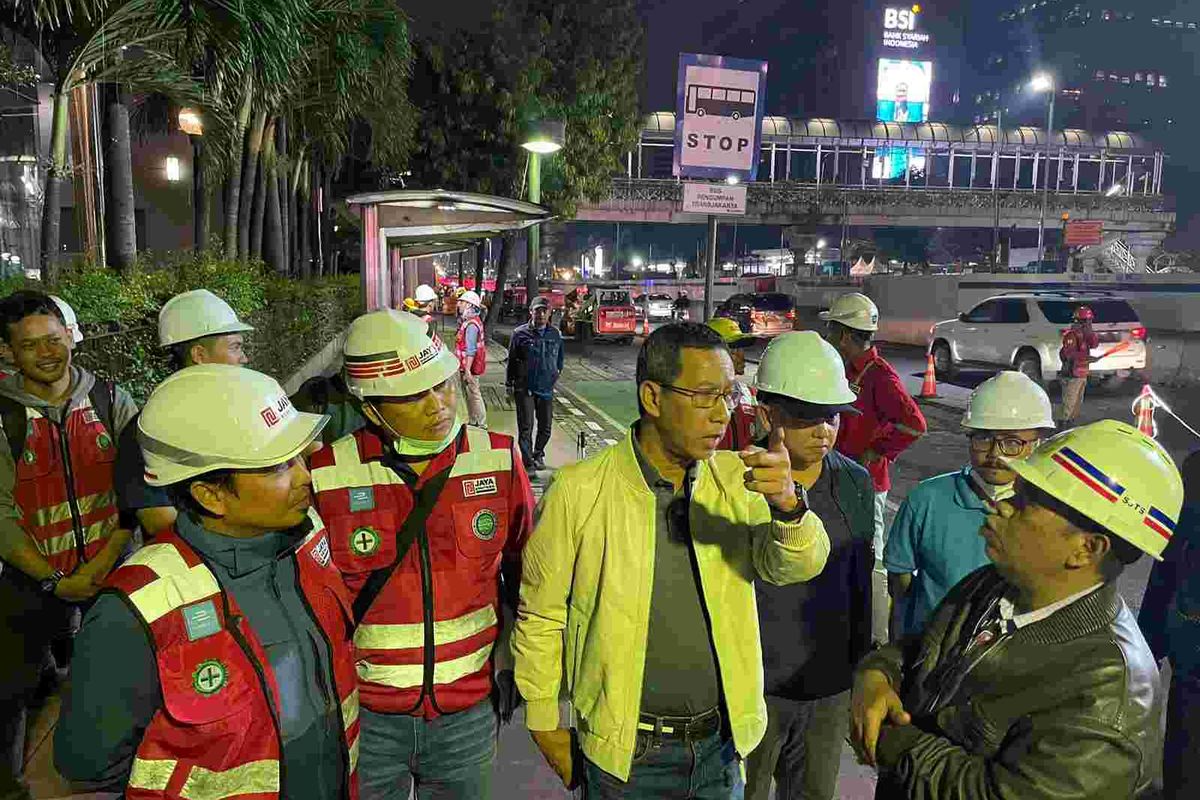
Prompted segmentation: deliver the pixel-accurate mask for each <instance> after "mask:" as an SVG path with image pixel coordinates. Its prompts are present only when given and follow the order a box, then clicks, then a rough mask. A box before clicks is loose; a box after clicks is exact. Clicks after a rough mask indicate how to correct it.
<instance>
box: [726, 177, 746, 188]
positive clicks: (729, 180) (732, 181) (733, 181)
mask: <svg viewBox="0 0 1200 800" xmlns="http://www.w3.org/2000/svg"><path fill="white" fill-rule="evenodd" d="M725 182H726V183H728V184H729V185H730V186H737V185H738V184H739V183H741V182H742V179H741V178H739V177H738V176H737V175H728V176H726V178H725Z"/></svg>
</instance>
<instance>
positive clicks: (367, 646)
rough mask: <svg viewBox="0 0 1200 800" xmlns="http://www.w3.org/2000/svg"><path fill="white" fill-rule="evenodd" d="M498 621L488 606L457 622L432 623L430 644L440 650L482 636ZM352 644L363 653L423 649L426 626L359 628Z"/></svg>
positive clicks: (494, 610)
mask: <svg viewBox="0 0 1200 800" xmlns="http://www.w3.org/2000/svg"><path fill="white" fill-rule="evenodd" d="M497 622H498V620H497V619H496V609H495V608H494V607H493V606H490V605H487V606H484V607H483V608H480V609H478V610H476V611H472V612H471V613H469V614H464V615H463V616H461V617H458V618H456V619H445V620H439V621H437V622H434V623H433V643H434V645H435V646H437V647H440V646H441V645H444V644H450V643H452V642H457V641H461V640H462V639H466V638H468V637H471V636H474V635H475V634H477V633H483V632H484V631H486V630H487V629H488V628H490V627H492V626H493V625H495V624H496V623H497ZM354 644H355V645H356V646H357V647H359V648H362V649H363V650H404V649H408V648H414V647H422V646H424V644H425V623H423V622H411V623H407V624H403V625H359V626H358V630H356V631H355V632H354Z"/></svg>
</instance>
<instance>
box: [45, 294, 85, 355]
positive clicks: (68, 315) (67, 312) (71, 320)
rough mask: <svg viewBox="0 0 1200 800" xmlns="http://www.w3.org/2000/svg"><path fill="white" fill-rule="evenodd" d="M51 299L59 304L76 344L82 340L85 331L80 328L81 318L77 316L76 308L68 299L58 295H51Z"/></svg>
mask: <svg viewBox="0 0 1200 800" xmlns="http://www.w3.org/2000/svg"><path fill="white" fill-rule="evenodd" d="M50 299H51V300H53V301H54V305H56V306H58V311H59V313H60V314H62V316H63V324H64V325H66V326H67V330H69V331H70V332H71V341H73V342H74V343H75V344H79V343H80V342H82V341H83V333H81V332H80V330H79V318H78V317H77V316H75V309H73V308H71V306H69V305H68V304H67V301H66V300H63V299H62V298H61V297H58V296H57V295H53V294H52V295H50Z"/></svg>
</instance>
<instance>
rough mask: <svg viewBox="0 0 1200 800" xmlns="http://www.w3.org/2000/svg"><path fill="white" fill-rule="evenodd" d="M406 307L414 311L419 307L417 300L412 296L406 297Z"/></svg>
mask: <svg viewBox="0 0 1200 800" xmlns="http://www.w3.org/2000/svg"><path fill="white" fill-rule="evenodd" d="M404 308H405V309H406V310H408V311H414V310H416V308H417V301H416V300H413V299H412V298H411V297H406V298H404Z"/></svg>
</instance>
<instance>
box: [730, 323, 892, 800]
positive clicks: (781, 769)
mask: <svg viewBox="0 0 1200 800" xmlns="http://www.w3.org/2000/svg"><path fill="white" fill-rule="evenodd" d="M755 388H756V389H757V392H758V401H759V404H760V407H761V409H762V410H763V411H764V412H765V416H766V417H767V419H768V420H769V424H770V427H771V428H772V429H774V428H782V429H783V432H784V433H783V440H784V445H785V446H786V447H787V451H788V457H789V458H790V461H791V468H792V478H793V479H794V480H795V481H796V483H797V485H799V486H801V487H803V489H804V490H805V492H806V493H807V496H808V501H807V502H808V507H809V508H810V509H812V510H813V512H814V513H816V514H817V516H819V517H820V518H821V520H822V521H823V522H824V523H825V530H826V532H827V533H828V535H829V560H828V561H827V562H826V564H825V569H823V570H822V571H821V574H820V575H818V576H817V577H816V578H813V579H812V580H811V581H808V582H807V583H802V584H796V585H793V586H771V585H768V584H765V583H758V584H756V586H755V589H756V593H757V595H758V597H757V600H758V619H759V627H760V629H761V632H762V646H763V669H764V672H765V687H764V688H765V690H766V701H767V732H766V734H765V735H764V736H763V741H762V743H761V744H760V745H759V746H758V747H757V748H755V750H754V752H753V753H751V754H750V757H749V759H747V761H746V797H747V798H748V800H767V798H768V797H769V796H770V793H771V780H772V778H774V780H775V797H776V798H778V800H830V798H832V797H833V796H834V794H835V792H836V791H837V779H838V767H839V765H840V761H841V754H842V748H843V742H844V740H845V738H846V734H847V733H848V730H849V729H848V718H849V714H848V712H849V710H850V682H851V676H852V675H853V673H854V666H855V664H857V663H858V661H859V659H861V658H862V657H863V656H864V655H866V654H867V651H868V650H870V648H871V570H872V567H873V566H874V561H875V559H874V555H873V554H872V552H871V537H872V535H873V533H874V530H875V522H874V518H875V515H874V506H875V503H874V496H873V495H874V492H873V489H872V486H871V476H870V475H868V474H867V471H866V470H865V469H863V468H862V467H861V466H859V465H858V464H856V463H854V462H853V461H851V460H850V459H848V458H846V457H845V456H843V455H842V454H841V453H838V452H837V451H836V450H834V449H833V441H834V439H835V438H836V437H837V425H838V417H839V415H841V414H854V413H857V412H856V411H855V410H854V406H853V403H854V392H852V391H850V385H849V384H848V383H847V381H846V374H845V370H844V368H843V367H842V360H841V358H840V357H839V356H838V352H837V350H834V349H833V345H831V344H829V343H828V342H826V341H825V340H823V339H822V338H821V337H820V335H819V334H817V333H814V332H812V331H805V332H803V333H799V332H797V333H785V334H782V335H780V336H778V337H776V338H775V339H774V340H773V341H772V342H771V344H770V346H769V347H767V349H766V351H765V352H764V353H763V356H762V360H761V361H760V362H759V365H758V373H757V375H756V377H755Z"/></svg>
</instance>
